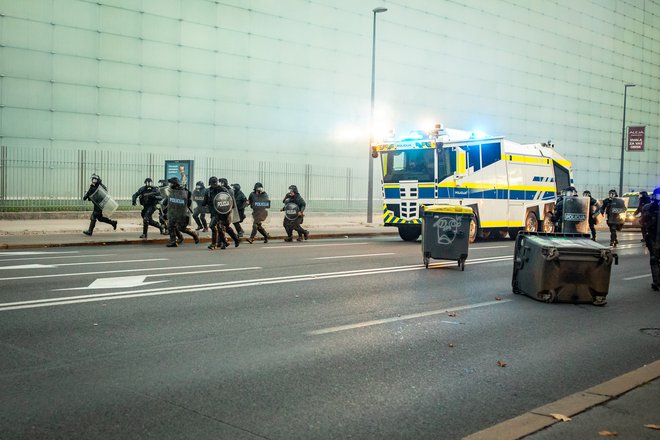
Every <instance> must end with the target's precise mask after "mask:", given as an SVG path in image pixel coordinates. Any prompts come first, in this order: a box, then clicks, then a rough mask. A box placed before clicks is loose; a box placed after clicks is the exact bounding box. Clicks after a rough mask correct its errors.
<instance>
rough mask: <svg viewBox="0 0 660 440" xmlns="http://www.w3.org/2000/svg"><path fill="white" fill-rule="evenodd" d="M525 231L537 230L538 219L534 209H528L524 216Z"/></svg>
mask: <svg viewBox="0 0 660 440" xmlns="http://www.w3.org/2000/svg"><path fill="white" fill-rule="evenodd" d="M524 229H525V232H536V231H538V230H539V219H538V217H536V213H535V212H534V211H529V212H528V213H527V217H525V227H524Z"/></svg>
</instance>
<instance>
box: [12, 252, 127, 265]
mask: <svg viewBox="0 0 660 440" xmlns="http://www.w3.org/2000/svg"><path fill="white" fill-rule="evenodd" d="M115 255H116V254H96V255H64V256H60V257H29V258H2V259H0V263H4V262H5V261H24V260H29V261H34V260H55V259H59V258H91V257H114V256H115Z"/></svg>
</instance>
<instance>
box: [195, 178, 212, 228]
mask: <svg viewBox="0 0 660 440" xmlns="http://www.w3.org/2000/svg"><path fill="white" fill-rule="evenodd" d="M205 196H206V187H205V186H204V182H202V181H201V180H200V181H199V182H197V183H196V184H195V189H194V190H193V192H192V199H193V202H195V208H194V209H193V219H194V220H195V223H197V229H195V230H196V231H202V232H208V230H209V227H208V224H207V223H206V213H207V212H208V208H207V207H206V206H205V205H204V204H203V203H204V197H205Z"/></svg>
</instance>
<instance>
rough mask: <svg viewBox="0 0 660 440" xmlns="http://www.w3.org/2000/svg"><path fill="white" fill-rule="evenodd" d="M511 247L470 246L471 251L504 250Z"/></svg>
mask: <svg viewBox="0 0 660 440" xmlns="http://www.w3.org/2000/svg"><path fill="white" fill-rule="evenodd" d="M508 247H509V246H483V247H481V246H479V247H477V246H470V250H471V251H480V250H482V249H502V248H508Z"/></svg>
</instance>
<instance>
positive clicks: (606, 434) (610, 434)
mask: <svg viewBox="0 0 660 440" xmlns="http://www.w3.org/2000/svg"><path fill="white" fill-rule="evenodd" d="M598 435H602V436H603V437H616V436H617V435H619V433H618V432H612V431H599V432H598Z"/></svg>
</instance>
